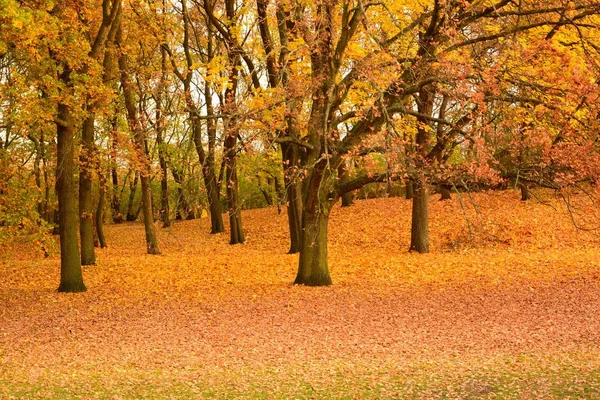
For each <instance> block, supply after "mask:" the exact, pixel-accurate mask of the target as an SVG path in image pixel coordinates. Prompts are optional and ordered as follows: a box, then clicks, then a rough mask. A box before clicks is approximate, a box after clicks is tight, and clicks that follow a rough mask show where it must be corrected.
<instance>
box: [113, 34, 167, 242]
mask: <svg viewBox="0 0 600 400" xmlns="http://www.w3.org/2000/svg"><path fill="white" fill-rule="evenodd" d="M121 41H122V27H119V31H118V33H117V44H118V46H119V48H120V44H121ZM119 70H120V72H121V86H122V88H123V97H124V98H125V108H126V110H127V120H128V123H129V129H130V130H131V133H132V134H133V145H134V148H135V151H136V153H137V154H136V156H137V159H138V160H139V161H140V169H141V171H140V181H141V184H142V212H143V219H144V230H145V232H146V250H147V252H148V254H160V250H159V247H158V238H157V236H156V229H155V227H154V216H153V214H152V188H151V187H150V162H149V160H148V149H147V147H146V140H145V137H144V132H143V130H142V127H141V125H140V121H139V118H138V115H137V107H136V105H135V101H134V92H133V86H132V83H131V77H130V76H129V66H128V60H127V54H126V53H124V52H123V51H121V52H120V56H119Z"/></svg>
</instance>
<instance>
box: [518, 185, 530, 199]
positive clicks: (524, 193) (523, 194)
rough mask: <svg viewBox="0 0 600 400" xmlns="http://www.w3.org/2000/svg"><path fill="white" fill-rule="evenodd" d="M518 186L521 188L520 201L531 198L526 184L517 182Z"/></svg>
mask: <svg viewBox="0 0 600 400" xmlns="http://www.w3.org/2000/svg"><path fill="white" fill-rule="evenodd" d="M519 187H520V189H521V201H527V200H529V199H530V198H531V194H530V193H529V188H528V187H527V185H525V184H523V183H519Z"/></svg>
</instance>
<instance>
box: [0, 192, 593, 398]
mask: <svg viewBox="0 0 600 400" xmlns="http://www.w3.org/2000/svg"><path fill="white" fill-rule="evenodd" d="M597 211H600V210H596V209H595V208H594V207H593V206H592V205H591V203H590V204H588V203H587V202H586V197H585V196H584V195H583V194H579V195H576V196H574V197H573V198H572V199H570V201H569V202H565V201H564V199H560V198H557V197H555V195H553V194H551V193H544V194H543V198H542V199H540V198H538V199H537V200H532V201H528V202H520V201H519V196H518V194H517V193H516V192H513V191H506V192H493V193H481V194H473V195H471V196H468V195H463V196H462V197H460V198H459V197H458V196H454V198H453V200H451V201H444V202H441V201H438V196H437V195H436V196H432V198H431V203H430V212H431V224H430V232H431V250H432V252H431V253H430V254H412V253H408V251H407V249H408V246H409V239H410V201H407V200H404V199H401V198H390V199H375V200H361V201H357V202H356V203H355V204H354V205H353V206H352V207H349V208H343V209H342V208H340V207H336V208H334V210H333V212H332V217H331V221H330V239H329V266H330V271H331V275H332V279H333V282H334V284H333V285H332V286H330V287H322V288H310V287H297V286H292V285H291V282H293V280H294V277H295V273H296V267H297V255H287V254H286V251H287V247H288V238H287V237H288V236H287V233H286V221H287V219H286V218H287V217H286V215H285V211H284V212H283V213H282V214H281V215H278V214H277V210H276V209H274V208H270V209H260V210H250V211H245V212H244V213H243V218H244V228H245V229H246V232H247V243H246V244H244V245H237V246H230V245H228V234H227V233H224V234H219V235H212V236H211V235H209V234H208V233H207V232H208V230H209V221H208V220H207V219H201V220H195V221H186V222H176V223H175V224H174V226H173V227H171V228H168V229H159V232H160V242H161V246H162V251H163V254H162V255H160V256H149V255H145V254H144V253H145V245H144V233H143V227H142V225H141V224H139V223H126V224H121V225H108V226H106V229H105V230H106V236H107V240H108V244H109V247H108V248H107V249H102V250H97V259H98V265H96V266H89V267H85V268H84V280H85V283H86V285H87V287H88V291H87V292H86V293H82V294H59V293H57V292H56V287H57V286H58V282H59V258H58V256H57V255H53V256H51V257H50V258H46V259H45V258H44V257H43V256H42V255H41V254H39V252H38V251H36V250H35V249H34V248H33V247H32V245H31V244H30V243H28V241H27V239H26V238H22V239H19V241H17V243H15V244H14V245H13V246H12V247H11V248H8V249H1V250H0V252H1V253H0V398H1V399H12V398H23V399H38V398H56V399H70V398H73V399H75V398H83V399H134V398H135V399H137V398H148V399H163V398H165V399H168V398H173V399H194V398H224V399H225V398H227V399H229V398H300V399H302V398H326V399H329V398H332V399H335V398H348V399H352V398H359V399H362V398H377V399H379V398H415V399H421V398H422V399H432V398H447V399H456V398H465V399H469V398H470V399H479V398H486V399H488V398H489V399H493V398H494V399H511V398H514V399H545V398H555V399H565V398H589V399H593V398H596V399H598V398H600V235H598V232H596V231H590V230H586V229H576V227H575V226H576V225H583V226H584V227H592V226H597V225H598V221H599V219H598V212H597ZM573 221H575V223H576V225H575V224H574V222H573Z"/></svg>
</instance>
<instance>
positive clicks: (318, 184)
mask: <svg viewBox="0 0 600 400" xmlns="http://www.w3.org/2000/svg"><path fill="white" fill-rule="evenodd" d="M328 168H329V166H328V164H327V161H326V160H323V159H320V160H319V161H318V162H317V163H316V164H315V165H314V167H313V168H312V170H311V171H310V172H309V175H308V176H307V177H306V178H305V181H304V183H303V187H302V189H303V202H302V204H303V210H302V236H301V242H300V259H299V263H298V274H297V276H296V280H295V281H294V284H296V285H307V286H326V285H331V277H330V276H329V268H328V266H327V224H328V222H329V212H330V211H331V206H332V205H333V204H334V203H335V201H336V200H337V198H331V199H330V198H329V192H330V190H331V189H333V184H332V179H333V176H332V175H331V173H330V171H329V170H328Z"/></svg>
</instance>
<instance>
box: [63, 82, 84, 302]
mask: <svg viewBox="0 0 600 400" xmlns="http://www.w3.org/2000/svg"><path fill="white" fill-rule="evenodd" d="M61 75H63V76H65V75H66V76H68V75H69V72H68V71H65V72H63V73H62V74H61ZM67 79H68V78H67ZM58 119H59V120H61V121H62V122H64V123H65V125H63V124H60V123H58V124H57V129H56V131H57V132H56V133H57V142H58V143H57V151H56V153H57V154H56V192H57V194H58V215H59V222H58V226H59V228H58V230H59V235H60V286H59V287H58V291H59V292H84V291H85V290H86V287H85V285H84V284H83V274H82V271H81V259H80V257H79V243H78V239H77V219H78V218H77V201H76V197H75V182H74V180H73V175H74V173H75V162H74V160H73V157H74V151H75V145H74V136H75V131H74V130H75V128H74V125H73V121H72V116H71V111H70V109H69V106H67V105H64V104H59V105H58Z"/></svg>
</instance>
